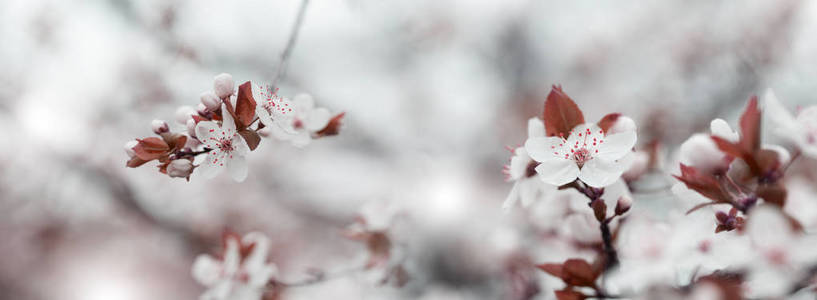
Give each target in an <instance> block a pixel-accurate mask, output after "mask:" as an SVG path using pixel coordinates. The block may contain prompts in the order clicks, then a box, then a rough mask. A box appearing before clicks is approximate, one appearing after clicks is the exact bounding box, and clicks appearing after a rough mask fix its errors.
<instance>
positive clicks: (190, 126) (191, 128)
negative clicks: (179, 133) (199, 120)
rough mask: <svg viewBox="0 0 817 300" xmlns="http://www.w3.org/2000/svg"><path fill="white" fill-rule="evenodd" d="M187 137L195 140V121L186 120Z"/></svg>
mask: <svg viewBox="0 0 817 300" xmlns="http://www.w3.org/2000/svg"><path fill="white" fill-rule="evenodd" d="M186 125H187V135H189V136H190V137H192V138H196V120H193V119H189V120H187V124H186Z"/></svg>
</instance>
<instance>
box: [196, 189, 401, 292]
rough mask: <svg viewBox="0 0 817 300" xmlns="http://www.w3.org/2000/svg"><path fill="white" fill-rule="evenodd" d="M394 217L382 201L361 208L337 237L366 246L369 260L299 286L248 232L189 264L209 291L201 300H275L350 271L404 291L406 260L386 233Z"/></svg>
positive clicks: (230, 235) (258, 236) (229, 235)
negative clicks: (285, 276)
mask: <svg viewBox="0 0 817 300" xmlns="http://www.w3.org/2000/svg"><path fill="white" fill-rule="evenodd" d="M397 215H398V210H397V209H396V207H394V206H391V205H389V204H388V203H386V202H383V201H377V202H371V203H369V204H368V205H365V206H364V207H363V208H362V209H361V211H360V213H359V214H358V216H357V217H355V220H354V222H353V223H352V224H351V225H349V226H348V227H347V228H346V229H345V230H343V231H342V232H341V234H342V235H343V236H344V237H346V238H349V239H351V240H354V241H360V242H362V243H363V244H364V246H365V248H366V255H367V256H368V257H367V258H366V260H365V262H364V263H363V264H362V266H360V267H357V266H356V267H355V268H353V269H350V270H344V271H343V272H339V273H334V274H333V273H328V272H325V271H323V270H320V269H311V270H310V274H308V275H309V277H308V278H306V279H305V280H301V281H298V282H287V281H286V280H284V279H283V278H282V277H283V276H281V275H280V274H278V270H277V268H276V266H275V264H273V263H271V262H270V261H269V259H268V254H269V251H270V248H271V246H272V245H271V241H270V239H269V238H268V237H267V236H265V235H264V234H263V233H260V232H251V233H248V234H245V235H244V236H243V237H242V236H240V235H238V234H237V233H235V232H232V231H229V230H227V231H225V232H224V234H223V235H222V243H221V248H222V250H221V252H220V253H218V254H217V255H215V256H212V255H209V254H201V255H199V256H198V257H197V258H196V260H195V262H194V263H193V266H192V269H191V273H192V275H193V278H194V279H195V280H196V281H197V282H198V283H200V284H201V285H203V286H205V287H206V288H207V290H206V291H205V292H204V293H203V294H201V296H200V297H199V299H200V300H259V299H278V296H279V295H280V294H281V292H282V291H283V290H284V289H285V288H287V287H294V286H304V285H309V284H314V283H320V282H323V281H325V280H330V279H333V278H334V277H337V276H346V275H352V274H351V273H350V272H354V273H363V275H369V277H371V278H373V280H374V282H375V284H378V285H385V284H391V285H394V286H403V285H404V284H406V282H407V281H408V280H409V275H408V272H407V271H406V269H405V268H404V266H403V263H404V260H405V255H404V254H402V253H401V252H400V251H399V250H400V249H399V247H397V246H396V245H395V243H394V242H393V241H392V234H391V233H390V229H391V227H392V226H393V223H394V219H395V216H397Z"/></svg>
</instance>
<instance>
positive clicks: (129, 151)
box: [125, 141, 139, 158]
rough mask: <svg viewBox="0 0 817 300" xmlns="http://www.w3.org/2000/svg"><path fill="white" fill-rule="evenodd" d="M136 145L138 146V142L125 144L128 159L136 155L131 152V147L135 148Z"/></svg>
mask: <svg viewBox="0 0 817 300" xmlns="http://www.w3.org/2000/svg"><path fill="white" fill-rule="evenodd" d="M136 145H139V142H137V141H128V142H127V143H125V153H127V154H128V157H130V158H133V157H134V156H135V155H136V152H135V151H133V147H136Z"/></svg>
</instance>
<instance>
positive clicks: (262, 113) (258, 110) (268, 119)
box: [255, 102, 275, 127]
mask: <svg viewBox="0 0 817 300" xmlns="http://www.w3.org/2000/svg"><path fill="white" fill-rule="evenodd" d="M255 115H256V116H258V120H259V121H261V123H264V126H267V127H272V126H274V125H275V123H274V122H273V120H272V115H271V114H270V112H269V111H268V110H267V109H266V108H264V104H263V103H262V102H258V105H257V106H256V107H255Z"/></svg>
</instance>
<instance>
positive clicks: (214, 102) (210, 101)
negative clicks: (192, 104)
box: [200, 92, 221, 111]
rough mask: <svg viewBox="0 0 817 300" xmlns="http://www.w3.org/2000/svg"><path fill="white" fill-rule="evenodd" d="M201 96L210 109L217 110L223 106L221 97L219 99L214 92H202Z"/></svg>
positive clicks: (202, 101)
mask: <svg viewBox="0 0 817 300" xmlns="http://www.w3.org/2000/svg"><path fill="white" fill-rule="evenodd" d="M200 98H201V104H204V107H206V108H207V110H209V111H216V110H218V108H219V107H221V99H219V98H218V96H216V94H213V92H204V93H201V96H200Z"/></svg>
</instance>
